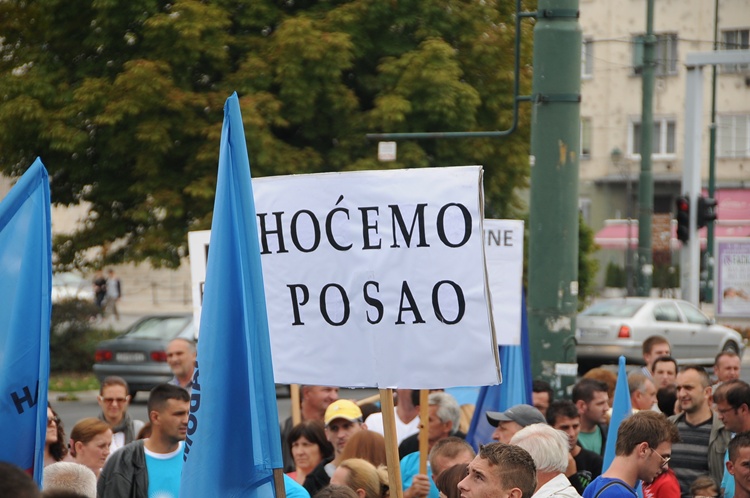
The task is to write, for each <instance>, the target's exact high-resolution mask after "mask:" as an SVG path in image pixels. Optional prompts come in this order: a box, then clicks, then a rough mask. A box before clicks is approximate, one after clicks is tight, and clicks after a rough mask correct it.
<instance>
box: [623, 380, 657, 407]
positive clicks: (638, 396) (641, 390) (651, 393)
mask: <svg viewBox="0 0 750 498" xmlns="http://www.w3.org/2000/svg"><path fill="white" fill-rule="evenodd" d="M628 390H629V391H630V406H631V407H632V408H633V412H635V411H638V410H650V409H651V407H653V406H654V405H655V404H656V386H654V383H653V381H652V380H651V378H649V377H646V376H645V375H643V374H642V373H639V372H633V373H631V374H630V375H628Z"/></svg>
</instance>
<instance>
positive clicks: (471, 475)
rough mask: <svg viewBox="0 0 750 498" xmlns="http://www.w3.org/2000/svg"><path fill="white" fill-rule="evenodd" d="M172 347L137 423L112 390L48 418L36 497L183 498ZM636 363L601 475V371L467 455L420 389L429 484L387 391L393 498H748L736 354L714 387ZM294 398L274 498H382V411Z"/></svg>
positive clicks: (118, 391)
mask: <svg viewBox="0 0 750 498" xmlns="http://www.w3.org/2000/svg"><path fill="white" fill-rule="evenodd" d="M169 350H170V351H171V352H172V354H171V356H170V365H171V366H172V368H173V373H174V374H175V378H174V379H173V381H172V382H171V383H169V384H162V385H160V386H157V387H156V388H154V389H153V390H152V391H151V393H150V396H149V400H148V414H149V420H148V421H147V422H146V423H145V424H144V423H143V422H141V421H138V420H133V419H132V418H131V417H130V416H129V415H128V413H127V408H128V405H129V402H130V397H129V396H128V386H127V383H126V382H125V381H124V380H123V379H120V378H117V377H111V378H107V379H105V380H104V382H102V385H101V389H100V395H99V397H98V401H99V406H100V408H101V412H100V414H99V415H98V417H89V418H84V419H82V420H80V421H78V422H77V423H76V424H75V426H74V427H73V428H72V430H71V432H70V436H69V438H68V439H66V436H65V432H64V430H63V427H62V424H61V422H60V419H59V417H58V416H57V413H56V412H55V410H54V407H52V406H51V405H50V406H49V407H48V410H47V420H48V424H47V426H48V430H47V436H46V437H47V439H46V447H45V453H44V463H45V470H44V480H43V486H42V493H43V496H45V497H63V496H68V497H78V498H81V497H84V498H86V497H90V498H95V497H97V496H98V497H100V498H110V497H111V498H119V497H136V498H139V497H143V498H146V497H150V496H160V497H175V498H176V497H177V496H179V487H180V477H181V471H182V463H183V458H182V453H183V444H184V440H185V437H186V433H187V423H188V414H189V400H190V394H189V389H190V384H189V379H190V378H192V372H193V369H194V365H195V356H196V355H195V347H194V345H192V344H188V343H187V341H184V340H182V339H177V340H175V341H173V342H172V343H171V344H170V346H169ZM643 357H644V363H645V364H646V366H645V367H644V368H642V369H637V370H634V371H632V372H631V373H630V374H629V375H628V379H627V380H628V388H629V391H630V400H631V406H632V414H630V415H629V416H628V417H627V418H626V419H625V420H624V421H623V422H622V423H621V424H620V426H619V429H618V431H617V439H616V441H614V444H615V456H614V459H613V460H612V462H611V463H610V464H609V466H608V467H606V468H604V462H603V455H604V451H605V448H606V446H607V436H608V426H607V424H608V421H609V417H610V416H611V410H612V403H613V398H614V390H615V385H616V383H617V379H616V376H615V374H614V373H613V372H612V371H611V370H608V369H603V368H602V369H594V370H591V371H589V372H587V373H586V374H585V375H584V376H583V377H582V378H581V379H580V380H579V381H578V382H577V383H576V384H575V385H574V386H573V387H572V390H571V399H570V400H555V399H554V392H553V390H552V389H551V388H550V386H549V384H547V383H545V382H543V381H536V382H534V384H533V395H532V404H529V405H525V404H521V405H516V406H513V407H510V408H508V409H507V410H505V411H502V412H494V411H487V412H485V413H484V414H483V417H484V418H486V420H487V422H488V423H489V424H490V425H492V426H493V427H494V432H493V433H492V439H493V440H494V441H493V442H491V443H489V444H485V445H483V446H481V447H480V448H479V451H478V453H477V452H476V451H475V448H473V447H472V446H471V445H470V444H469V443H468V442H467V441H466V440H465V437H466V435H465V431H466V430H467V427H466V407H461V406H459V404H458V402H457V401H456V399H455V398H454V397H453V396H451V395H450V394H448V393H447V392H443V391H441V390H433V391H431V392H430V394H429V396H428V397H427V400H428V405H429V406H428V409H427V413H428V414H429V415H428V416H429V419H428V420H427V421H426V422H425V424H424V425H425V427H426V431H427V452H428V453H427V460H428V465H427V470H426V472H424V471H420V452H419V441H418V436H419V427H420V425H422V424H421V423H420V419H419V413H420V410H419V408H420V407H419V402H420V400H419V392H418V391H412V390H408V389H397V390H396V391H395V394H396V400H395V401H396V402H395V405H394V406H395V407H394V414H393V415H394V418H395V425H396V433H397V442H398V453H399V459H400V462H399V467H400V468H399V471H400V475H401V485H402V488H403V496H404V498H549V497H561V498H581V497H583V498H636V497H639V496H641V497H645V498H733V497H735V496H736V497H737V498H750V385H748V384H747V383H746V382H744V381H742V380H740V379H739V373H740V367H741V361H740V358H739V357H738V356H737V354H735V353H733V352H731V351H728V352H723V353H721V354H719V355H718V356H717V357H716V361H715V365H714V374H715V376H716V378H715V379H711V378H710V376H709V374H708V372H707V371H706V370H705V369H704V368H703V367H700V366H695V365H679V364H678V362H677V361H676V360H675V359H674V358H673V357H671V356H670V345H669V342H668V341H667V340H666V339H665V338H663V337H653V338H651V339H649V340H647V341H646V342H644V345H643ZM300 395H301V396H300V416H301V419H302V420H301V422H299V423H297V424H294V423H292V420H291V417H290V418H289V419H287V420H286V421H285V422H284V423H282V424H281V427H280V432H281V443H282V450H283V458H284V471H285V479H284V482H285V491H286V494H287V495H289V496H291V497H292V498H309V497H316V498H389V497H390V495H391V483H390V482H389V473H388V472H387V469H386V465H387V461H386V442H385V439H384V435H383V432H384V429H383V426H384V423H383V414H382V413H381V412H380V411H379V409H378V407H377V406H376V405H374V404H372V403H368V402H364V403H363V402H355V401H352V400H347V399H339V396H338V395H339V390H338V388H336V387H330V386H313V385H306V386H302V387H301V389H300ZM11 470H12V469H11ZM9 471H10V470H9V469H8V467H7V466H3V467H0V473H5V472H9ZM3 475H4V474H3ZM0 480H6V481H7V482H15V481H13V479H11V478H5V477H3V478H0ZM28 481H29V482H30V483H31V484H32V485H33V482H31V480H30V479H29V480H28ZM18 482H19V483H21V482H22V481H21V480H20V478H19V480H18ZM19 485H20V484H19ZM30 489H31V488H30ZM39 492H40V491H39V490H36V494H29V495H23V494H22V493H21V492H20V491H18V492H17V494H15V495H13V496H21V497H22V496H40V495H39Z"/></svg>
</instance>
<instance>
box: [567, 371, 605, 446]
mask: <svg viewBox="0 0 750 498" xmlns="http://www.w3.org/2000/svg"><path fill="white" fill-rule="evenodd" d="M572 399H573V403H575V405H576V407H578V413H579V414H580V415H581V431H580V433H579V434H578V444H580V445H581V447H583V448H586V449H587V450H589V451H593V452H594V453H598V454H599V455H604V447H605V445H606V443H607V430H608V426H607V412H608V411H609V393H608V392H607V384H605V383H604V382H601V381H598V380H594V379H586V378H583V379H581V380H579V381H578V383H576V385H574V386H573V395H572Z"/></svg>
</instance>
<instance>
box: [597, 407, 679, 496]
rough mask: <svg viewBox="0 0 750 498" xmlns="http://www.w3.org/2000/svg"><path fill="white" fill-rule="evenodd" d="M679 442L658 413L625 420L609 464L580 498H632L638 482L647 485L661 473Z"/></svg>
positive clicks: (634, 416)
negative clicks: (673, 448) (675, 443)
mask: <svg viewBox="0 0 750 498" xmlns="http://www.w3.org/2000/svg"><path fill="white" fill-rule="evenodd" d="M678 440H679V436H678V434H677V429H676V428H675V427H674V425H673V424H672V423H670V422H669V421H668V420H667V419H666V418H665V417H664V415H662V414H661V413H656V412H652V411H650V410H644V411H641V412H638V413H635V414H633V415H631V416H630V417H628V418H626V419H625V420H623V422H622V423H621V424H620V428H619V429H618V431H617V442H616V445H615V458H614V459H613V460H612V464H611V465H610V466H609V468H608V469H607V470H606V471H605V472H604V473H603V474H602V475H601V476H599V477H597V478H596V479H594V481H593V482H592V483H591V484H590V485H589V486H588V487H587V488H586V490H585V491H584V492H583V498H635V497H636V496H637V495H636V491H635V488H636V486H637V484H638V481H643V482H644V483H645V484H650V483H651V482H653V480H654V479H655V478H656V477H657V476H658V475H659V474H661V473H662V472H663V471H664V469H665V468H666V466H667V463H668V462H669V461H670V459H671V456H672V443H674V442H676V441H678Z"/></svg>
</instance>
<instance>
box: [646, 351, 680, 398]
mask: <svg viewBox="0 0 750 498" xmlns="http://www.w3.org/2000/svg"><path fill="white" fill-rule="evenodd" d="M651 371H652V372H653V379H654V384H655V385H656V390H657V391H658V390H659V389H661V388H662V387H669V386H673V385H675V382H677V360H675V359H674V358H672V357H671V356H660V357H658V358H657V359H655V360H654V363H653V365H652V366H651Z"/></svg>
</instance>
